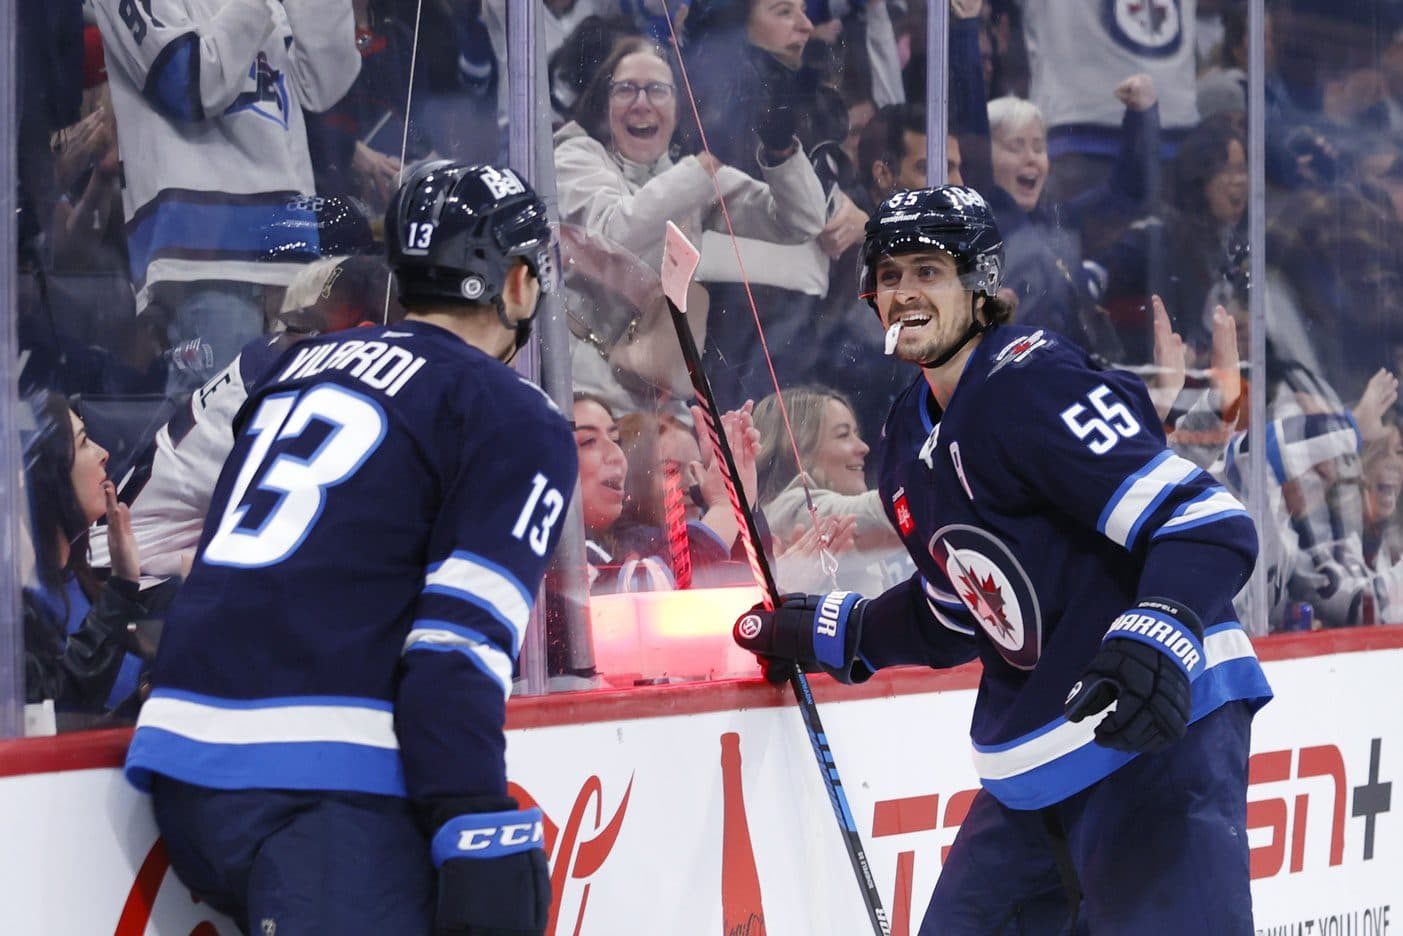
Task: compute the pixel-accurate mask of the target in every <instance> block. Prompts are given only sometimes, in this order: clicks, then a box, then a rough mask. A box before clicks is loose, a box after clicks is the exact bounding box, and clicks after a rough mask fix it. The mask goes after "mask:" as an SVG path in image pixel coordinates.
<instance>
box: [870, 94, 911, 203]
mask: <svg viewBox="0 0 1403 936" xmlns="http://www.w3.org/2000/svg"><path fill="white" fill-rule="evenodd" d="M925 132H926V110H925V107H923V106H921V105H918V104H914V103H911V102H907V103H905V104H888V105H887V106H886V107H883V108H880V109H879V110H878V111H877V113H875V114H873V115H872V119H871V120H869V121H868V122H867V126H866V127H863V128H862V135H861V136H859V137H858V140H857V177H858V181H859V182H861V183H862V185H863V187H864V188H869V189H870V188H871V187H872V186H873V185H874V184H875V181H876V180H875V179H873V177H872V166H873V165H874V164H875V163H878V162H883V163H886V164H887V168H889V169H890V170H891V174H892V175H893V176H896V175H898V174H900V172H901V160H902V158H903V157H904V156H905V155H906V134H908V133H919V134H922V135H924V134H925Z"/></svg>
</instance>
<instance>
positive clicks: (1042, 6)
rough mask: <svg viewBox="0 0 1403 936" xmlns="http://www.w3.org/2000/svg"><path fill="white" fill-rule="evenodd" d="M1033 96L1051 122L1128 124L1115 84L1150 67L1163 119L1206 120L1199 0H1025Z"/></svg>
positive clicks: (1181, 123)
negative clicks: (1198, 55)
mask: <svg viewBox="0 0 1403 936" xmlns="http://www.w3.org/2000/svg"><path fill="white" fill-rule="evenodd" d="M1019 5H1020V6H1021V7H1022V9H1023V36H1024V39H1025V41H1026V42H1027V45H1028V66H1029V70H1030V71H1031V81H1030V84H1029V96H1030V97H1031V98H1032V99H1033V103H1034V104H1036V105H1038V108H1039V109H1040V110H1041V111H1042V113H1043V118H1044V119H1045V120H1046V121H1047V125H1048V126H1049V127H1060V126H1064V125H1068V124H1092V125H1096V126H1101V127H1118V126H1120V119H1121V115H1122V114H1124V113H1125V108H1124V106H1123V105H1122V104H1121V103H1120V101H1118V100H1116V97H1115V95H1114V94H1112V93H1111V89H1112V88H1114V87H1115V86H1116V85H1118V84H1120V83H1121V82H1122V81H1124V80H1125V79H1126V78H1129V77H1130V76H1131V75H1134V74H1136V73H1138V72H1145V73H1146V74H1148V75H1149V76H1150V77H1151V78H1153V79H1154V82H1155V90H1156V91H1157V92H1159V111H1160V120H1161V122H1162V125H1163V126H1164V127H1165V128H1167V129H1176V128H1186V127H1191V126H1193V125H1194V124H1197V123H1198V99H1197V97H1196V91H1195V84H1194V27H1195V19H1196V16H1197V9H1198V0H1072V2H1070V3H1069V2H1067V0H1020V4H1019Z"/></svg>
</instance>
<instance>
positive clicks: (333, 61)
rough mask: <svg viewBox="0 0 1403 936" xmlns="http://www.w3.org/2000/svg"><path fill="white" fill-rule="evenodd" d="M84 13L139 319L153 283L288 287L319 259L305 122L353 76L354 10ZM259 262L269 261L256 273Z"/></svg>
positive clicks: (120, 8)
mask: <svg viewBox="0 0 1403 936" xmlns="http://www.w3.org/2000/svg"><path fill="white" fill-rule="evenodd" d="M93 6H94V8H95V11H96V14H97V22H98V26H99V27H100V29H101V31H102V38H103V46H104V49H105V51H106V56H107V71H108V76H109V81H110V83H111V87H112V107H113V111H114V113H115V115H116V118H117V132H118V137H119V148H120V152H121V157H122V168H123V175H124V180H125V181H124V188H123V192H122V203H123V208H124V209H125V213H126V221H127V238H128V245H129V248H130V254H131V274H132V282H133V284H134V285H135V286H136V288H137V289H138V300H137V301H138V306H139V307H142V308H144V307H145V306H146V304H147V303H148V302H149V299H150V296H149V291H148V290H149V286H150V285H151V284H152V283H155V282H159V281H163V280H177V281H187V282H189V281H198V280H216V279H224V280H237V281H242V282H250V283H265V284H274V285H286V284H287V283H288V282H289V281H290V280H291V279H292V277H293V275H294V274H295V273H296V272H297V268H298V265H299V264H301V263H304V262H306V261H308V260H312V259H315V258H316V256H317V255H318V251H317V249H316V244H317V242H316V227H315V216H314V214H313V212H312V210H311V207H310V205H309V204H308V202H309V200H310V198H311V197H312V195H313V193H314V185H313V181H312V164H311V158H310V157H309V155H308V152H307V134H306V130H305V127H304V123H303V116H302V112H303V109H304V108H305V109H307V110H311V111H321V110H325V109H327V108H329V107H331V106H332V105H333V104H335V103H336V102H337V101H338V100H340V99H341V97H342V96H343V95H345V93H346V92H347V90H349V89H350V87H351V85H352V83H353V82H354V81H355V79H356V75H357V74H358V73H359V71H360V55H359V54H358V53H357V51H356V46H355V23H354V18H353V16H352V12H351V4H350V3H348V2H346V0H284V2H275V0H93ZM299 246H301V247H302V248H303V249H302V250H301V251H300V252H299V250H298V249H296V248H297V247H299ZM270 252H273V253H275V254H276V255H277V257H278V259H277V261H276V262H259V261H260V258H262V257H265V256H267V255H268V254H269V253H270Z"/></svg>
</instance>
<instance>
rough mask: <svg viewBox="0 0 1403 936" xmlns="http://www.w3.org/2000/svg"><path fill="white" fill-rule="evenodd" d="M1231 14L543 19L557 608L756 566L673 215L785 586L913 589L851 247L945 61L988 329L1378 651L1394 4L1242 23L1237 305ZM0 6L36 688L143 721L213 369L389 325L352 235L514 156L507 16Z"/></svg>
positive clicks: (226, 437)
mask: <svg viewBox="0 0 1403 936" xmlns="http://www.w3.org/2000/svg"><path fill="white" fill-rule="evenodd" d="M933 3H941V4H948V13H949V45H948V48H947V49H946V50H945V54H944V56H943V58H942V60H940V61H937V62H935V63H930V62H928V57H927V54H926V35H927V20H928V17H929V16H930V15H931V12H932V8H931V6H930V4H933ZM1247 6H1248V4H1247V3H1246V0H1150V2H1144V3H1121V2H1114V3H1109V2H1092V0H690V3H687V2H685V0H545V2H544V4H543V7H542V8H541V9H540V11H539V14H538V15H539V16H540V18H541V20H542V23H543V25H544V29H543V32H544V37H545V50H546V59H545V61H544V62H543V63H542V67H543V68H545V69H546V72H547V74H546V80H545V85H546V87H547V88H548V92H549V119H550V122H551V130H552V134H553V136H552V137H551V138H550V145H552V147H553V151H554V170H555V178H554V185H553V187H554V190H555V192H556V203H557V205H558V210H559V222H560V223H559V228H558V250H559V258H560V271H559V273H560V280H561V286H562V287H563V288H562V289H560V290H558V291H557V293H556V296H558V300H556V301H558V302H559V304H560V305H559V312H560V314H561V315H562V316H563V317H564V319H565V320H566V322H567V323H568V331H569V342H570V344H569V347H568V348H550V349H547V350H546V353H547V354H548V355H551V356H553V357H556V358H557V359H564V358H568V360H569V362H570V367H571V371H572V374H573V379H574V391H575V393H574V403H573V419H574V425H575V436H576V443H577V446H578V449H579V454H580V475H581V477H580V495H579V496H580V498H581V506H582V508H583V518H584V527H585V537H586V541H587V542H586V551H585V556H586V560H587V562H588V565H589V569H588V581H589V585H590V590H591V593H592V594H608V593H617V592H630V591H640V590H661V589H672V588H679V587H689V586H690V587H698V586H708V585H727V584H739V583H743V582H746V581H748V580H749V577H750V572H749V568H748V566H747V564H746V562H745V555H744V548H743V544H742V542H741V531H740V529H739V527H738V526H737V523H736V520H735V517H734V516H733V515H732V513H731V510H730V505H729V500H728V497H727V493H726V484H725V479H724V477H723V476H722V473H721V469H720V466H719V465H718V464H717V463H716V461H715V459H714V458H713V457H712V454H711V451H710V448H711V447H710V445H709V444H708V443H707V441H706V440H705V439H704V434H703V435H699V434H698V431H697V427H698V426H699V425H700V413H699V411H697V410H695V409H694V408H693V407H691V406H689V400H690V396H691V388H690V383H689V381H688V379H687V374H686V370H685V366H684V364H683V362H682V359H681V356H680V352H679V350H678V346H677V342H676V338H675V336H674V334H673V332H672V327H673V326H672V322H671V320H670V317H669V314H668V310H667V307H666V304H665V302H664V299H663V294H662V289H661V285H660V279H659V277H660V271H661V267H662V261H663V250H662V245H663V230H664V225H665V223H666V222H669V221H670V222H672V223H674V224H676V225H677V227H678V228H680V229H681V230H682V232H683V233H684V234H685V235H686V236H687V237H688V238H689V239H690V240H691V241H692V242H693V243H694V244H696V245H697V246H698V247H699V249H700V253H701V259H700V266H699V268H698V270H697V274H696V281H695V283H693V284H692V287H691V291H690V293H689V296H688V309H689V311H688V318H689V320H690V324H691V327H692V330H693V334H694V337H695V338H696V340H697V344H698V345H699V346H700V347H701V348H702V349H703V358H704V362H705V366H706V369H707V372H708V374H709V375H710V378H711V381H712V383H713V385H714V386H715V389H716V392H717V396H718V398H719V401H720V403H721V406H722V408H723V409H724V410H725V411H726V415H725V417H724V419H723V420H722V422H723V426H722V427H721V428H722V429H723V431H724V432H725V433H726V435H727V437H728V439H729V441H730V443H731V448H732V449H733V451H734V452H735V455H736V461H737V467H738V469H739V475H740V481H741V484H742V486H743V487H744V489H745V493H746V494H747V496H748V499H749V500H750V502H751V503H752V504H755V505H757V506H758V508H759V518H758V519H759V525H760V528H761V534H762V540H763V543H762V546H763V548H765V549H766V550H768V551H769V552H770V553H771V554H772V555H773V556H774V557H775V560H776V568H777V572H778V577H779V579H780V585H781V587H782V588H783V589H784V590H786V591H815V590H823V589H825V588H829V587H842V588H849V589H853V590H859V591H862V592H865V593H867V594H874V593H876V592H878V591H880V590H882V589H884V588H886V587H889V586H890V585H892V584H895V583H896V582H898V581H901V580H902V579H904V578H905V577H907V576H909V575H910V573H911V565H910V561H909V559H907V558H906V557H905V555H904V551H903V550H902V548H901V546H900V544H899V542H898V541H897V538H896V536H895V534H894V533H893V531H892V530H891V529H890V528H889V527H888V525H887V523H886V520H885V518H884V515H883V510H882V505H881V503H880V501H879V498H878V494H877V491H876V484H875V482H876V479H875V478H874V477H873V473H872V466H873V464H874V463H875V462H876V459H875V458H869V454H870V452H871V447H875V446H877V445H880V439H879V437H880V434H881V428H882V422H883V420H884V418H885V416H886V413H887V410H888V407H889V406H890V404H891V402H892V401H893V399H895V397H896V396H897V394H899V393H900V392H901V390H902V389H903V388H904V387H905V386H906V385H907V384H908V383H909V382H910V381H911V379H913V377H912V374H911V372H910V371H909V370H908V369H906V368H903V367H902V366H901V365H899V364H898V363H897V362H895V361H894V360H893V359H892V358H889V357H887V356H885V355H884V354H883V353H882V352H883V348H882V334H881V329H880V327H879V326H878V325H877V323H876V322H874V320H873V315H872V311H871V309H870V308H869V306H868V304H867V303H866V301H864V300H863V299H862V298H861V297H859V296H858V285H857V273H858V262H857V248H858V246H859V245H860V243H861V241H862V238H863V230H864V226H865V224H866V223H867V220H868V218H869V217H870V216H871V215H872V213H873V212H874V211H875V209H876V207H877V206H878V205H879V204H881V203H882V202H883V201H884V200H886V199H887V198H889V197H891V196H893V195H894V194H895V193H897V192H899V191H901V190H903V189H907V188H913V187H919V186H923V185H925V184H926V182H927V175H928V170H930V169H932V168H934V167H930V166H928V165H927V152H928V147H929V144H930V142H931V141H930V140H929V138H928V132H929V128H928V127H927V125H926V108H925V88H926V86H927V85H926V70H927V68H928V67H929V66H930V65H932V64H934V66H935V67H941V68H945V69H946V70H947V72H948V76H947V77H948V87H949V97H948V102H947V103H948V115H949V122H948V133H947V134H946V137H945V140H944V146H943V149H944V152H945V155H946V161H945V165H944V166H943V167H941V168H942V169H943V174H944V177H945V178H946V179H947V180H949V181H951V182H963V183H964V184H966V185H970V186H972V187H973V188H975V189H976V190H977V191H979V192H980V193H981V194H982V196H983V197H984V198H985V200H986V201H987V202H988V203H989V205H990V206H991V208H992V209H993V211H994V213H995V215H996V217H997V220H998V224H999V228H1000V231H1001V233H1002V235H1003V238H1004V244H1005V269H1004V276H1003V284H1004V286H1003V290H1002V297H1003V298H1005V299H1007V300H1008V301H1009V302H1010V303H1012V304H1013V305H1014V307H1015V312H1014V320H1015V321H1016V322H1018V323H1021V324H1026V325H1032V326H1035V327H1042V328H1046V329H1048V330H1049V331H1052V332H1056V333H1058V334H1061V335H1063V336H1065V337H1066V338H1067V339H1069V340H1071V341H1074V342H1076V343H1078V344H1080V345H1082V346H1083V347H1085V348H1086V349H1087V350H1088V351H1090V352H1092V354H1093V355H1095V356H1096V357H1098V358H1099V359H1100V360H1102V361H1103V362H1104V363H1105V364H1106V365H1107V366H1114V367H1122V368H1127V369H1130V370H1132V371H1134V372H1136V373H1138V374H1140V375H1142V376H1143V378H1144V380H1145V382H1146V384H1147V386H1148V388H1149V391H1150V394H1151V397H1152V399H1153V400H1154V402H1155V405H1156V408H1157V410H1158V411H1159V413H1160V416H1161V418H1162V419H1163V422H1164V429H1165V432H1166V433H1167V435H1168V437H1169V440H1170V444H1171V446H1172V447H1173V448H1174V449H1175V450H1176V451H1177V452H1178V453H1179V454H1181V455H1183V456H1184V457H1186V458H1189V459H1190V460H1192V461H1194V462H1195V463H1196V464H1198V465H1199V466H1200V467H1202V468H1203V469H1205V470H1207V471H1209V472H1211V473H1212V474H1214V475H1215V476H1216V477H1218V478H1219V479H1220V480H1221V481H1223V482H1224V483H1225V484H1226V485H1227V486H1228V487H1229V488H1230V489H1231V490H1233V492H1234V493H1236V494H1238V495H1239V496H1241V497H1243V498H1246V497H1248V496H1250V495H1253V494H1254V492H1253V491H1252V490H1251V484H1252V479H1253V478H1255V477H1262V476H1264V477H1265V478H1266V479H1267V480H1266V484H1267V490H1266V491H1264V492H1260V493H1261V494H1262V495H1263V499H1264V501H1265V502H1266V503H1267V504H1268V506H1269V511H1270V513H1269V516H1267V517H1263V518H1259V521H1260V525H1261V534H1262V540H1263V558H1262V564H1263V566H1264V573H1263V574H1265V575H1266V577H1267V580H1268V588H1267V595H1268V606H1267V607H1265V608H1255V607H1248V606H1247V603H1248V598H1247V596H1246V593H1244V596H1242V597H1240V599H1239V601H1240V602H1241V603H1242V604H1243V605H1244V606H1243V607H1240V608H1239V611H1240V612H1241V613H1243V614H1244V615H1246V617H1244V620H1251V621H1254V622H1256V627H1257V628H1258V629H1259V630H1260V629H1261V628H1263V627H1265V628H1266V629H1267V630H1270V631H1277V630H1295V629H1313V628H1320V627H1327V628H1333V627H1353V626H1359V625H1369V624H1397V623H1403V525H1400V521H1399V517H1398V500H1399V492H1400V486H1403V432H1401V430H1403V420H1400V412H1399V408H1398V381H1397V378H1396V376H1395V375H1396V374H1397V373H1398V371H1399V369H1400V367H1403V316H1399V315H1394V314H1393V313H1392V312H1391V311H1390V309H1391V308H1392V300H1393V298H1394V297H1395V296H1396V295H1397V294H1398V293H1399V285H1400V273H1403V252H1400V245H1403V236H1400V235H1403V2H1399V0H1344V2H1341V0H1332V2H1325V0H1271V2H1269V3H1268V4H1267V16H1266V33H1265V37H1264V40H1265V41H1264V42H1263V51H1264V53H1265V75H1264V79H1265V89H1266V94H1265V102H1264V121H1265V127H1266V132H1265V140H1264V148H1263V149H1264V156H1263V165H1262V166H1261V167H1260V169H1261V170H1262V176H1263V177H1264V179H1265V193H1264V194H1265V207H1266V255H1265V271H1266V274H1265V278H1264V280H1263V281H1262V282H1252V281H1251V277H1250V275H1249V270H1250V260H1251V256H1250V251H1249V247H1248V210H1249V205H1250V203H1251V197H1250V196H1251V192H1250V191H1249V178H1250V177H1251V175H1252V170H1253V169H1254V168H1257V167H1253V166H1252V165H1251V164H1250V161H1249V149H1250V148H1249V145H1248V139H1247V126H1248V120H1247V114H1248V94H1247V87H1248V76H1247V68H1248V36H1249V30H1248V23H1247V16H1248V14H1247ZM18 15H19V24H18V26H19V36H18V43H17V48H18V50H19V53H20V55H19V59H18V61H17V74H18V78H19V83H20V89H19V90H20V94H19V101H20V108H19V128H18V129H19V133H18V138H17V141H16V145H17V148H18V186H19V188H18V192H17V196H18V198H17V202H16V203H17V205H18V218H19V235H20V237H19V270H20V274H21V276H20V281H19V295H18V305H17V308H16V310H15V313H14V314H15V316H16V320H17V323H18V335H19V343H20V351H21V358H20V361H19V365H18V374H19V380H20V391H21V394H22V396H24V397H25V399H26V401H27V402H28V404H29V405H28V407H27V414H28V420H27V422H26V424H25V425H23V426H21V431H22V436H23V440H24V443H25V467H26V471H27V476H28V479H29V484H28V489H29V493H30V497H31V515H32V519H33V525H34V530H33V534H32V536H31V540H32V543H31V548H32V551H33V552H34V554H35V556H34V559H33V561H32V562H30V563H28V567H29V568H31V569H32V572H31V574H30V575H29V587H28V588H27V589H26V594H25V633H26V642H27V645H28V646H29V648H30V651H29V653H28V654H27V667H28V679H29V694H30V696H31V701H38V700H40V699H45V698H48V699H53V700H54V701H55V706H56V708H57V710H58V712H59V714H60V716H63V717H68V718H70V720H72V721H73V723H78V722H83V723H87V722H91V721H93V720H98V721H101V720H103V719H112V718H122V717H127V716H129V715H130V713H131V712H132V711H133V710H134V706H135V705H136V704H138V703H139V699H140V692H141V678H142V669H143V662H142V661H143V659H144V658H145V657H144V655H148V656H149V652H150V645H151V643H152V642H153V641H154V639H156V637H158V636H159V628H158V627H157V626H153V625H152V624H151V622H152V621H153V620H158V619H159V616H160V609H161V607H162V605H163V603H165V602H168V601H169V593H170V592H171V591H172V590H173V588H174V587H176V585H177V584H178V581H179V578H180V576H181V574H182V570H183V569H186V568H188V563H189V561H190V558H191V556H192V555H193V550H194V549H195V547H196V544H197V542H198V536H199V529H200V522H201V519H202V517H203V508H204V506H206V505H207V503H208V497H209V489H210V487H212V484H213V480H214V478H213V476H211V471H212V470H213V471H217V468H218V465H219V463H220V461H221V460H222V457H223V454H224V453H227V450H228V446H229V445H231V444H232V436H230V434H229V433H230V429H229V427H230V426H231V425H232V421H233V418H234V414H235V413H236V412H237V408H238V405H239V403H240V402H241V401H242V399H243V395H242V394H243V393H244V390H243V389H242V388H243V387H244V386H245V382H246V381H248V382H251V381H252V380H255V379H256V377H257V374H258V368H260V367H264V366H267V363H268V362H270V361H271V360H272V358H273V356H274V355H276V354H277V353H278V352H280V351H281V350H282V349H283V348H285V347H287V346H288V345H289V344H291V343H294V342H295V341H297V340H298V339H299V338H300V337H301V336H304V335H308V334H317V333H320V332H325V331H331V330H337V329H341V328H349V327H354V326H356V325H357V324H359V323H365V322H369V323H382V322H387V321H391V320H393V319H394V318H395V317H397V316H398V315H400V314H402V310H401V309H400V307H399V305H398V303H397V302H396V301H395V298H394V288H393V283H392V280H391V278H390V277H389V275H388V271H387V269H386V267H385V264H384V261H383V221H382V220H381V218H382V214H383V211H384V208H385V205H386V203H387V201H388V199H389V197H390V195H391V194H392V193H393V192H394V190H395V188H396V187H397V185H398V183H399V179H400V177H401V174H402V173H403V172H406V171H407V170H408V169H409V167H411V166H412V165H414V164H417V163H420V162H422V161H424V160H428V159H434V158H440V157H448V158H452V159H455V160H460V161H467V162H484V163H485V162H499V163H500V162H505V160H504V154H505V151H506V139H507V126H508V121H509V113H508V112H509V102H510V96H509V95H508V93H507V92H508V88H507V68H506V59H505V56H506V50H507V20H508V16H507V4H506V0H423V2H422V3H417V2H416V3H410V2H407V0H282V2H277V3H273V2H268V0H136V2H134V0H53V2H50V3H47V4H21V5H20V6H19V14H18ZM543 119H544V118H543ZM932 149H934V150H939V149H941V147H933V148H932ZM537 188H538V189H539V188H541V186H539V185H538V186H537ZM1250 288H1258V289H1260V290H1261V291H1262V294H1263V296H1264V299H1265V309H1266V318H1265V321H1266V325H1265V336H1264V337H1265V344H1266V357H1265V360H1264V361H1262V362H1255V363H1256V364H1257V365H1258V366H1256V367H1253V366H1249V362H1248V360H1247V357H1248V355H1247V353H1246V352H1247V348H1248V339H1249V337H1250V328H1249V321H1248V306H1249V303H1248V298H1249V289H1250ZM1253 381H1261V382H1263V385H1264V389H1265V397H1266V400H1267V409H1266V422H1267V425H1266V426H1265V432H1264V436H1265V439H1266V447H1265V451H1262V452H1255V451H1253V450H1252V449H1251V447H1250V446H1249V445H1248V441H1247V440H1248V435H1247V433H1248V429H1249V424H1250V407H1249V406H1248V404H1247V398H1248V391H1249V387H1250V385H1251V384H1252V382H1253ZM777 388H778V389H777ZM89 433H91V435H89ZM90 446H91V447H90ZM1257 458H1265V459H1266V469H1265V471H1263V470H1261V469H1260V467H1258V470H1256V471H1254V470H1253V461H1254V459H1257ZM201 466H203V467H201ZM210 466H213V467H212V468H211V467H210ZM156 582H160V583H161V584H159V585H158V584H154V583H156ZM138 624H141V625H142V626H138ZM557 638H559V635H556V636H555V637H552V640H556V639H557ZM560 639H564V638H560ZM558 649H559V648H557V650H558ZM567 656H569V654H565V653H561V652H556V653H555V654H554V657H559V658H562V659H563V658H565V657H567ZM562 667H563V664H562ZM562 667H554V665H553V671H558V672H564V669H563V668H562ZM573 675H575V676H584V677H586V680H587V679H588V677H589V676H590V674H589V673H588V672H587V671H586V672H584V673H573ZM61 720H62V719H61Z"/></svg>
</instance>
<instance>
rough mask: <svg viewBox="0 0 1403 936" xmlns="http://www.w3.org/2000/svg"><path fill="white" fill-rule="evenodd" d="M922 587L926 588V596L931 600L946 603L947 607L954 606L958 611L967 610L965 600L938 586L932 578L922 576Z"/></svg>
mask: <svg viewBox="0 0 1403 936" xmlns="http://www.w3.org/2000/svg"><path fill="white" fill-rule="evenodd" d="M921 588H923V589H924V590H925V593H926V597H927V598H929V599H930V600H931V601H934V602H936V603H937V604H942V605H945V606H946V607H947V608H952V609H954V610H956V611H963V610H965V603H964V602H963V601H961V600H960V599H959V598H958V597H957V596H955V595H952V594H951V593H950V592H948V591H946V590H945V589H943V588H936V587H935V586H934V585H932V584H931V583H930V579H928V578H926V577H925V576H924V575H923V576H921Z"/></svg>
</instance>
